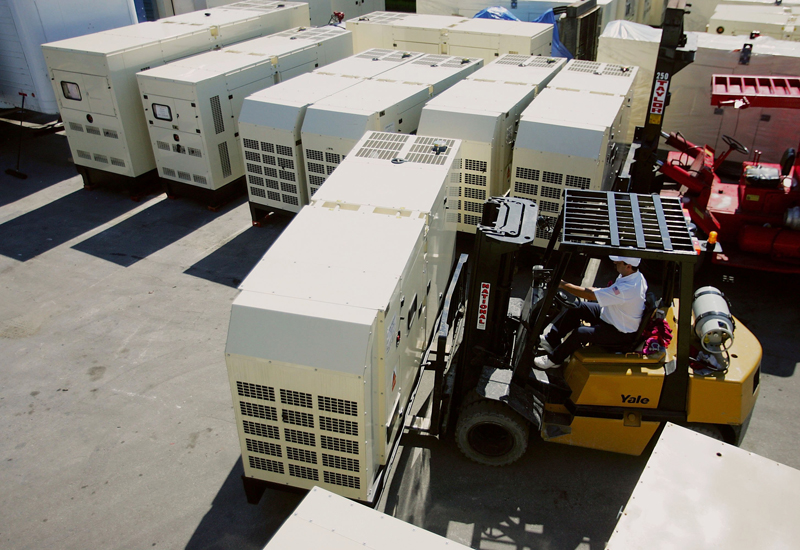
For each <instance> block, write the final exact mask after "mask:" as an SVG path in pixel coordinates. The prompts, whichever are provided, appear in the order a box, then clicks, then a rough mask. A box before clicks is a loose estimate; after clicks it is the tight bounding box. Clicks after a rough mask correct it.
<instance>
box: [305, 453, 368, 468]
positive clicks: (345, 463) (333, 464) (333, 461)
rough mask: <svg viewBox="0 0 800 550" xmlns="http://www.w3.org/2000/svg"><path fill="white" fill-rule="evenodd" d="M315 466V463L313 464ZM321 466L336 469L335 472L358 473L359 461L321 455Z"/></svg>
mask: <svg viewBox="0 0 800 550" xmlns="http://www.w3.org/2000/svg"><path fill="white" fill-rule="evenodd" d="M314 464H316V461H315V462H314ZM322 465H323V466H325V467H326V468H336V469H337V470H347V471H349V472H358V471H360V469H361V468H360V465H359V461H358V460H356V459H355V458H346V457H343V456H335V455H329V454H325V453H322Z"/></svg>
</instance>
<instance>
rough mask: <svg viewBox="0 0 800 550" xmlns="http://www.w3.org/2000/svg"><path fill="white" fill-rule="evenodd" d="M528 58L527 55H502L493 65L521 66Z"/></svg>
mask: <svg viewBox="0 0 800 550" xmlns="http://www.w3.org/2000/svg"><path fill="white" fill-rule="evenodd" d="M529 58H530V56H528V55H514V54H507V55H504V56H503V57H502V58H500V59H498V60H497V61H495V62H494V63H495V65H516V66H522V64H523V63H525V62H526V61H528V59H529Z"/></svg>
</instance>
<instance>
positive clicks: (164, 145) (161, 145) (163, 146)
mask: <svg viewBox="0 0 800 550" xmlns="http://www.w3.org/2000/svg"><path fill="white" fill-rule="evenodd" d="M156 145H157V146H158V148H159V149H161V150H162V151H170V150H171V149H170V146H169V143H167V142H166V141H156Z"/></svg>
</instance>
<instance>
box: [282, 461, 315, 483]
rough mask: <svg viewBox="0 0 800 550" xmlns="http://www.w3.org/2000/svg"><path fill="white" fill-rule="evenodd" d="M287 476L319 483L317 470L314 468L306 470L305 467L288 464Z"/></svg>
mask: <svg viewBox="0 0 800 550" xmlns="http://www.w3.org/2000/svg"><path fill="white" fill-rule="evenodd" d="M289 475H290V476H294V477H299V478H302V479H311V480H313V481H319V470H317V469H316V468H306V467H305V466H298V465H297V464H289Z"/></svg>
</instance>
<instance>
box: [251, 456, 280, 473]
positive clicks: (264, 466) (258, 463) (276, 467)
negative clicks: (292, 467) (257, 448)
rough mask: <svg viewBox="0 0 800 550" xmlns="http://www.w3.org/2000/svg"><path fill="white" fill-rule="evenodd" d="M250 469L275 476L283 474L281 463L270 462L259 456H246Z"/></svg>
mask: <svg viewBox="0 0 800 550" xmlns="http://www.w3.org/2000/svg"><path fill="white" fill-rule="evenodd" d="M247 458H248V461H249V462H250V467H251V468H256V469H258V470H265V471H267V472H272V473H275V474H283V463H282V462H278V461H277V460H270V459H268V458H261V457H259V456H248V457H247Z"/></svg>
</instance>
